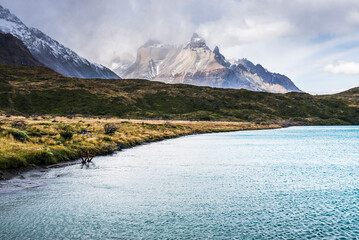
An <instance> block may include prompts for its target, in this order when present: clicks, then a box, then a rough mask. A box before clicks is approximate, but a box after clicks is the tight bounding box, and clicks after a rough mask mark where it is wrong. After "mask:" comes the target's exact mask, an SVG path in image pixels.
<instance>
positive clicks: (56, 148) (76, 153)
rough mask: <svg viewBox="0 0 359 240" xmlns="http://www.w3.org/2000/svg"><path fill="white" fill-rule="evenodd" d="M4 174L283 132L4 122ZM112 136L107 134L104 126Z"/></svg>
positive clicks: (0, 119)
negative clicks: (231, 134) (207, 137)
mask: <svg viewBox="0 0 359 240" xmlns="http://www.w3.org/2000/svg"><path fill="white" fill-rule="evenodd" d="M0 124H1V126H0V127H1V128H0V169H2V170H6V169H14V168H15V169H16V168H22V167H27V166H35V165H36V166H45V165H50V164H55V163H58V162H62V161H69V160H74V159H77V158H79V157H80V156H81V155H82V154H84V153H85V152H87V151H89V152H91V153H92V154H95V153H96V154H97V155H103V154H109V153H112V152H114V151H116V150H120V149H121V148H123V147H133V146H136V145H139V144H142V143H146V142H153V141H159V140H163V139H168V138H174V137H178V136H182V135H189V134H197V133H212V132H226V131H239V130H253V129H268V128H279V127H281V125H279V124H268V125H260V124H255V123H249V122H208V121H164V120H131V119H119V118H101V117H100V118H99V117H93V118H89V117H76V116H75V117H70V118H69V117H58V116H41V117H38V116H37V117H27V118H25V117H21V116H4V115H3V116H0ZM106 124H107V126H110V127H112V128H113V129H112V131H113V132H108V133H106V132H105V125H106Z"/></svg>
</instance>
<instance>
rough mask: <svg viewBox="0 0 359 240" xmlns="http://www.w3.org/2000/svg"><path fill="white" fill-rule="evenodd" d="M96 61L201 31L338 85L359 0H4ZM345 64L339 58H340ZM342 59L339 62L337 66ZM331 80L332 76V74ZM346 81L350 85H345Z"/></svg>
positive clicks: (357, 55)
mask: <svg viewBox="0 0 359 240" xmlns="http://www.w3.org/2000/svg"><path fill="white" fill-rule="evenodd" d="M0 4H2V5H3V6H4V7H7V8H9V9H10V10H11V11H12V12H13V13H14V14H16V15H17V16H18V17H19V18H20V19H22V20H23V22H24V23H25V24H27V25H28V26H32V27H36V28H39V29H40V30H42V31H43V32H45V33H46V34H48V35H49V36H50V37H52V38H54V39H56V40H58V41H59V42H60V43H62V44H64V45H65V46H67V47H69V48H71V49H72V50H74V51H75V52H77V53H78V54H79V55H81V56H83V57H85V58H87V59H88V60H90V61H94V62H98V63H101V64H103V65H106V66H109V67H110V66H111V65H112V64H113V63H114V62H115V61H116V60H117V59H118V57H119V56H122V54H123V53H125V52H130V53H131V54H132V55H136V50H137V48H138V47H139V46H140V45H142V44H143V43H144V42H146V41H147V40H148V39H150V38H153V39H159V40H162V41H163V42H165V43H169V44H180V43H185V42H187V41H188V40H189V38H190V37H191V35H192V33H193V32H197V33H199V34H200V35H202V36H203V37H204V38H205V39H206V40H207V43H208V45H209V46H210V47H211V48H213V47H214V46H216V45H218V46H219V47H220V50H221V52H222V53H223V54H224V55H225V56H226V57H230V58H244V57H245V58H248V59H249V60H251V61H253V62H255V63H260V64H262V65H263V66H264V67H266V68H268V69H269V70H271V71H275V72H279V73H282V74H285V75H287V76H288V77H290V78H291V79H292V80H293V81H294V82H295V83H296V84H297V85H298V86H299V87H300V88H301V89H303V90H305V91H315V89H318V88H321V89H320V91H323V86H324V87H325V88H328V90H329V89H334V88H338V89H342V88H343V87H345V88H347V87H348V88H349V87H353V86H355V84H357V80H356V79H354V78H355V76H354V75H345V77H344V76H341V79H346V80H345V81H344V80H343V81H342V82H341V84H342V85H340V86H337V85H336V84H338V81H335V79H331V78H330V76H335V75H333V74H330V73H329V72H328V71H322V70H323V66H326V65H328V63H335V62H338V61H339V60H343V61H345V62H359V31H358V30H359V1H358V0H316V1H313V0H290V1H285V0H171V1H168V0H128V1H125V0H106V1H105V0H103V1H99V0H76V1H74V0H61V1H53V0H36V1H29V0H0ZM336 65H337V64H336ZM336 65H333V66H332V67H333V68H334V67H335V66H336ZM328 79H331V80H330V84H329V80H328ZM344 84H346V85H344Z"/></svg>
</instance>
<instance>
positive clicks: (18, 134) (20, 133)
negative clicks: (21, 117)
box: [9, 130, 29, 142]
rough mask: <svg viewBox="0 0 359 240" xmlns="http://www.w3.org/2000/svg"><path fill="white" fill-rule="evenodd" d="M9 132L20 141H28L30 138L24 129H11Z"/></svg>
mask: <svg viewBox="0 0 359 240" xmlns="http://www.w3.org/2000/svg"><path fill="white" fill-rule="evenodd" d="M9 134H11V135H12V136H13V137H14V138H15V140H17V141H20V142H26V141H28V140H29V136H28V135H27V134H26V133H25V132H23V131H19V130H9Z"/></svg>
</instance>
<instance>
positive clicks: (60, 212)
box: [0, 126, 359, 239]
mask: <svg viewBox="0 0 359 240" xmlns="http://www.w3.org/2000/svg"><path fill="white" fill-rule="evenodd" d="M93 162H94V164H91V165H90V166H89V167H81V166H80V165H73V166H69V167H65V168H59V169H51V170H44V171H43V172H39V171H32V172H28V173H26V174H24V179H22V178H16V179H12V180H10V181H6V182H1V186H0V239H272V238H274V239H306V238H354V237H358V236H359V126H334V127H333V126H330V127H291V128H284V129H276V130H257V131H241V132H231V133H215V134H203V135H193V136H186V137H181V138H177V139H171V140H166V141H162V142H157V143H151V144H148V145H142V146H139V147H135V148H133V149H128V150H125V151H122V152H118V153H115V154H113V155H111V156H103V157H102V156H101V157H96V158H95V159H94V160H93Z"/></svg>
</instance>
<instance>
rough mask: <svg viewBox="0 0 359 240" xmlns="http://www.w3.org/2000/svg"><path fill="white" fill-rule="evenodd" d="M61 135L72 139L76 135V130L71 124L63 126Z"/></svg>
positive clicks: (66, 138)
mask: <svg viewBox="0 0 359 240" xmlns="http://www.w3.org/2000/svg"><path fill="white" fill-rule="evenodd" d="M60 136H61V137H62V138H63V139H64V140H65V141H68V140H71V139H72V137H73V136H74V131H73V130H72V128H71V127H70V126H65V127H63V128H62V131H61V132H60Z"/></svg>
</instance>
